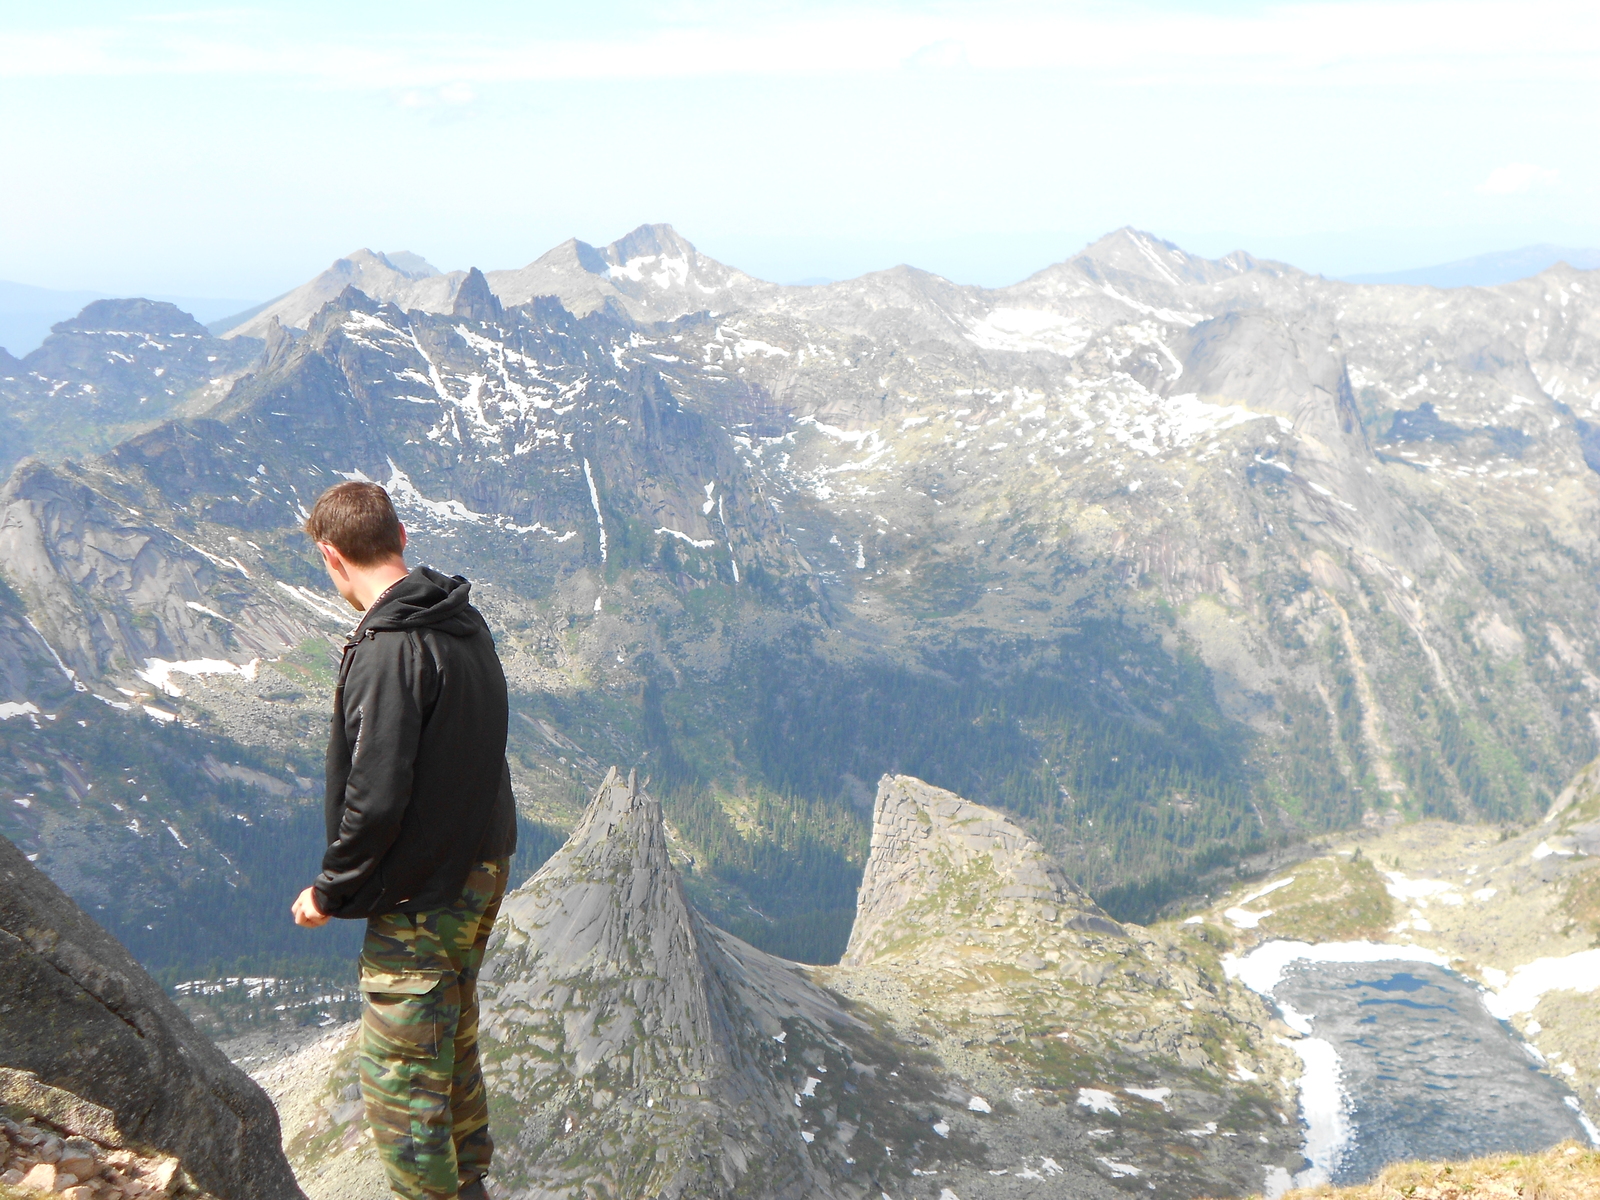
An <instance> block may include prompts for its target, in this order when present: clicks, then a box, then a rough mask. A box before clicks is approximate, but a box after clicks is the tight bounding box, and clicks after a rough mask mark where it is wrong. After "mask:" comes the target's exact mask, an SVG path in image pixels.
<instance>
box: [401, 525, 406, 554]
mask: <svg viewBox="0 0 1600 1200" xmlns="http://www.w3.org/2000/svg"><path fill="white" fill-rule="evenodd" d="M405 552H406V527H405V523H404V522H401V523H400V553H401V554H404V553H405Z"/></svg>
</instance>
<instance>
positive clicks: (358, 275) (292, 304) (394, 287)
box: [223, 248, 466, 338]
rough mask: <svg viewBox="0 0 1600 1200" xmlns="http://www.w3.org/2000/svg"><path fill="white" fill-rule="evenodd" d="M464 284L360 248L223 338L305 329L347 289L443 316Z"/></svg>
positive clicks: (421, 264) (405, 258) (457, 277)
mask: <svg viewBox="0 0 1600 1200" xmlns="http://www.w3.org/2000/svg"><path fill="white" fill-rule="evenodd" d="M465 278H466V272H465V271H450V272H448V273H445V274H441V273H439V272H438V271H437V270H436V269H435V268H434V267H433V266H432V265H430V264H429V263H427V262H426V261H424V260H423V259H422V258H420V257H419V256H417V255H415V254H412V253H410V252H409V251H401V252H398V253H396V254H395V255H393V256H390V255H385V254H380V253H378V252H376V251H374V250H368V249H365V248H363V249H361V250H357V251H354V252H353V253H351V254H347V255H345V257H343V258H340V259H336V260H335V261H334V262H333V263H331V264H330V265H329V266H328V269H327V270H325V271H323V272H322V273H321V274H320V275H317V276H315V277H314V278H312V279H309V280H307V281H306V282H305V283H303V284H301V285H300V286H299V287H297V288H295V289H294V290H293V291H292V292H289V293H287V294H286V295H283V296H280V297H278V298H277V299H276V300H274V301H273V302H272V303H271V304H268V305H267V306H266V307H264V308H262V309H259V310H258V311H256V312H253V313H251V314H250V316H249V318H248V319H246V320H245V321H243V322H242V323H241V324H239V325H236V326H234V328H232V329H230V330H228V331H227V333H225V334H224V335H223V336H224V337H230V338H235V337H240V336H248V337H265V336H266V331H267V326H268V324H269V323H270V322H271V321H272V319H273V318H274V317H276V318H277V319H278V320H279V321H280V322H281V323H282V324H283V325H284V326H285V327H288V328H293V329H305V328H306V327H307V326H308V325H309V324H310V322H311V319H312V318H313V317H314V316H315V315H316V314H317V313H318V312H320V311H321V309H322V307H323V305H325V304H327V303H328V301H330V300H334V299H336V298H338V297H339V296H340V294H341V293H342V292H344V291H345V290H346V289H347V288H356V289H358V290H360V291H361V292H363V293H365V294H366V295H367V296H370V297H371V298H372V299H374V300H378V301H387V302H389V303H392V304H396V305H398V306H399V307H400V308H402V309H407V310H409V309H421V310H422V311H423V312H435V313H447V312H450V311H451V307H452V305H453V303H454V301H455V294H456V290H457V289H458V288H459V287H460V286H461V282H462V280H463V279H465Z"/></svg>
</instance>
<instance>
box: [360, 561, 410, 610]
mask: <svg viewBox="0 0 1600 1200" xmlns="http://www.w3.org/2000/svg"><path fill="white" fill-rule="evenodd" d="M410 573H411V572H410V571H408V570H407V569H406V565H405V563H403V562H386V563H378V564H377V565H376V566H372V567H366V568H363V569H361V570H353V571H351V572H350V584H351V589H350V590H351V591H353V592H354V593H355V596H354V599H355V607H356V609H357V611H359V612H369V611H371V609H372V605H373V603H374V602H375V601H376V600H377V599H378V597H379V596H381V595H383V594H384V593H385V592H387V591H388V590H389V589H390V588H392V587H393V586H394V585H395V584H397V583H399V582H400V580H402V579H404V578H405V577H406V576H407V575H409V574H410Z"/></svg>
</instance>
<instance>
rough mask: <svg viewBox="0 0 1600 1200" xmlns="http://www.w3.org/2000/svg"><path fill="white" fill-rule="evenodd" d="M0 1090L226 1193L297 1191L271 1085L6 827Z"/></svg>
mask: <svg viewBox="0 0 1600 1200" xmlns="http://www.w3.org/2000/svg"><path fill="white" fill-rule="evenodd" d="M0 1102H3V1103H5V1104H6V1105H7V1106H8V1107H11V1108H13V1109H22V1110H26V1111H27V1112H28V1114H29V1115H34V1116H39V1117H42V1118H43V1119H45V1120H47V1121H49V1122H50V1123H51V1124H53V1125H55V1126H57V1127H58V1128H61V1129H64V1130H66V1131H67V1132H69V1133H71V1134H74V1135H79V1136H81V1137H84V1138H87V1139H89V1140H90V1141H92V1142H94V1143H97V1144H99V1145H107V1146H118V1145H134V1146H138V1147H147V1148H149V1149H152V1150H155V1151H159V1152H160V1153H162V1154H166V1155H171V1156H172V1157H173V1158H175V1159H178V1160H180V1161H181V1162H182V1163H183V1166H184V1169H185V1170H186V1171H187V1172H188V1173H189V1174H190V1175H191V1176H192V1177H193V1179H194V1180H195V1182H196V1183H197V1184H198V1185H199V1186H200V1187H202V1188H204V1189H205V1190H206V1191H207V1192H210V1193H212V1194H213V1195H215V1196H217V1197H219V1198H220V1200H300V1198H301V1195H302V1194H301V1191H300V1188H299V1186H298V1185H297V1184H296V1183H295V1179H294V1174H293V1172H292V1171H291V1170H290V1169H289V1163H288V1160H287V1159H285V1158H284V1156H283V1151H282V1149H281V1147H280V1145H279V1134H278V1116H277V1113H276V1111H275V1110H274V1109H273V1107H272V1103H271V1101H269V1100H268V1099H267V1097H266V1094H265V1093H264V1092H262V1091H261V1089H260V1088H259V1087H257V1086H256V1085H255V1084H254V1083H253V1082H252V1081H251V1080H250V1078H249V1077H248V1076H247V1075H245V1074H244V1072H242V1071H240V1070H239V1069H238V1068H237V1067H235V1066H234V1065H233V1064H232V1063H230V1062H229V1061H228V1060H227V1058H226V1057H225V1056H224V1055H223V1053H222V1051H220V1050H218V1049H217V1048H216V1046H214V1045H212V1043H211V1042H210V1041H209V1040H208V1039H207V1038H206V1037H205V1036H204V1035H202V1034H200V1033H199V1032H197V1031H196V1030H195V1028H194V1027H193V1026H192V1025H191V1024H190V1023H189V1020H188V1018H187V1017H185V1016H184V1015H183V1013H182V1012H181V1011H179V1009H178V1007H177V1006H176V1005H175V1004H173V1002H172V1001H171V1000H170V999H169V998H168V997H167V995H166V993H165V992H163V991H162V990H161V988H160V986H159V985H158V984H157V983H156V982H155V980H153V979H151V978H150V976H149V975H147V974H146V973H145V971H144V969H143V968H142V967H140V966H139V964H138V963H137V962H136V961H134V959H133V956H132V955H130V954H129V953H128V952H127V950H125V949H124V948H123V947H122V945H121V944H120V943H119V942H118V941H117V940H116V939H115V938H113V937H112V936H111V935H110V934H109V933H107V932H106V931H105V930H104V929H102V928H100V926H99V925H97V924H95V922H94V921H93V920H91V919H90V918H89V917H88V916H87V915H86V914H85V913H84V912H83V911H82V910H81V909H79V908H78V906H77V905H76V904H74V903H73V902H72V900H71V899H69V898H68V897H67V895H66V894H65V893H64V892H62V891H61V889H60V888H58V887H57V886H56V885H55V884H54V883H52V882H51V881H50V879H49V878H48V877H46V876H45V874H44V873H43V872H42V871H40V870H39V869H38V868H37V867H35V866H34V865H33V864H32V863H30V862H29V861H28V860H27V859H26V858H25V857H24V856H23V855H22V853H21V852H20V851H18V850H17V848H16V847H15V846H13V845H12V844H11V843H10V842H9V841H7V840H6V839H5V838H0ZM66 1146H67V1147H71V1148H73V1151H74V1153H75V1154H77V1156H78V1157H79V1158H82V1157H84V1155H83V1154H82V1153H81V1152H82V1151H83V1150H84V1149H85V1147H84V1146H83V1144H82V1143H79V1142H78V1141H77V1140H76V1139H71V1140H69V1141H68V1142H67V1143H66Z"/></svg>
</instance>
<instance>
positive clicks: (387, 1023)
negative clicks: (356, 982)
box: [361, 968, 447, 1058]
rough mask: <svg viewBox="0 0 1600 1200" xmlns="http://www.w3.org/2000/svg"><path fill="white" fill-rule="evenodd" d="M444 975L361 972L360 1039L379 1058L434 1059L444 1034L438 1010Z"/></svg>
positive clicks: (444, 988)
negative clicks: (361, 1033) (362, 1001)
mask: <svg viewBox="0 0 1600 1200" xmlns="http://www.w3.org/2000/svg"><path fill="white" fill-rule="evenodd" d="M446 975H447V972H445V971H438V970H434V971H370V970H367V969H365V968H363V969H362V972H361V992H362V998H363V999H364V1000H365V1001H366V1003H365V1004H364V1005H363V1006H362V1013H361V1023H362V1026H363V1030H362V1032H363V1040H364V1041H365V1043H366V1044H367V1047H368V1048H369V1050H370V1051H371V1052H372V1053H374V1054H376V1055H378V1056H380V1057H383V1058H437V1057H438V1056H439V1051H440V1049H441V1047H442V1045H443V1040H444V1033H445V1021H444V1019H443V1017H444V1014H443V1013H442V1012H441V1011H440V1009H441V1007H442V1005H443V1002H444V993H445V991H446V982H447V981H446V978H445V976H446Z"/></svg>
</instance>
